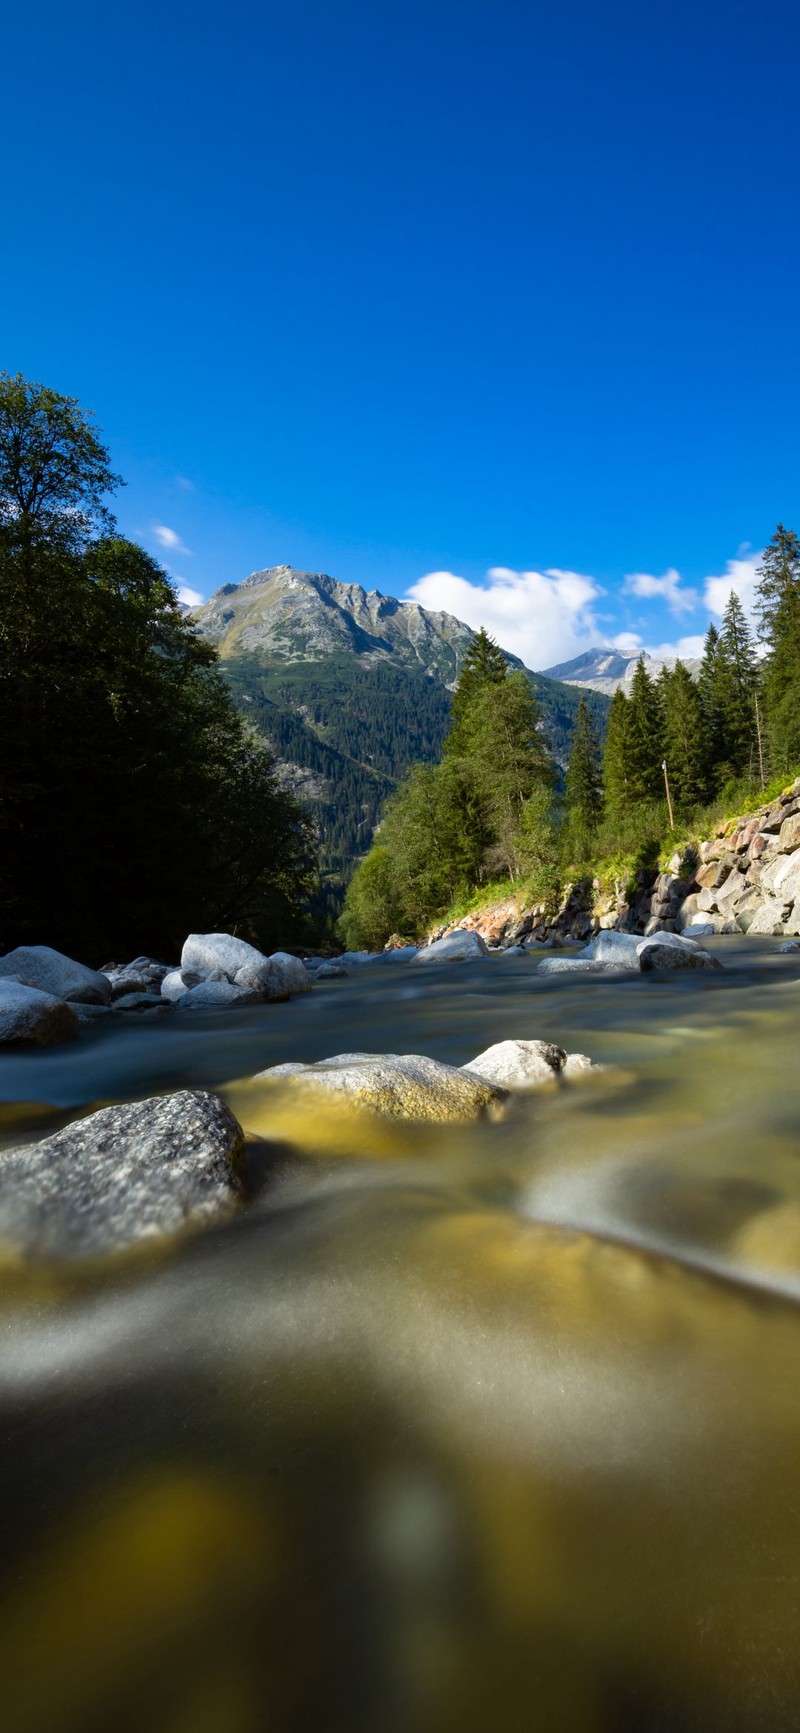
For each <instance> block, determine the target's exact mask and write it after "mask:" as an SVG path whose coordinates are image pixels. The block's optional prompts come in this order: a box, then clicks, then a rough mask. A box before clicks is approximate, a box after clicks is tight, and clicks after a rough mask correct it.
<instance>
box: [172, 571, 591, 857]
mask: <svg viewBox="0 0 800 1733" xmlns="http://www.w3.org/2000/svg"><path fill="white" fill-rule="evenodd" d="M191 619H192V620H193V623H194V625H195V628H196V630H197V631H198V632H199V633H200V634H201V636H203V637H205V638H208V639H209V640H210V642H211V643H213V644H214V645H215V646H216V648H217V650H218V651H219V655H220V657H221V659H222V665H223V669H224V672H225V675H226V677H227V679H228V681H229V683H230V686H231V688H232V690H233V693H234V695H235V697H236V700H237V703H238V704H239V706H240V708H241V710H242V711H243V713H244V714H245V715H246V716H247V717H248V718H249V720H250V721H252V722H253V724H254V725H255V727H256V728H257V729H258V730H259V732H261V733H262V734H264V735H265V736H266V737H267V738H268V739H269V741H270V742H271V744H272V746H273V747H274V750H275V752H276V754H277V758H278V761H279V767H280V771H281V775H282V776H283V778H284V780H285V781H286V783H287V784H288V785H289V786H290V787H292V788H294V789H295V791H296V792H297V793H298V794H299V795H300V796H302V797H303V798H305V799H308V800H310V801H312V802H313V803H314V806H315V808H316V810H317V812H318V815H319V822H320V836H321V854H322V862H323V867H324V869H325V870H326V872H327V873H328V874H329V875H330V876H331V877H332V878H333V879H338V880H341V879H343V878H346V877H347V876H348V875H349V873H350V871H351V870H352V864H353V860H354V859H355V858H357V857H358V856H359V855H361V854H363V853H364V852H365V851H366V849H367V848H368V847H369V844H370V842H371V839H372V835H373V831H374V828H375V825H376V823H377V819H378V815H379V813H380V809H381V806H382V805H383V802H384V800H385V799H386V796H387V795H388V794H390V793H391V791H392V789H393V788H394V786H395V785H396V783H397V782H398V780H399V779H400V777H402V776H403V775H404V773H405V771H406V770H407V769H408V768H409V765H411V764H413V763H415V762H416V761H419V760H428V761H430V760H433V759H435V758H438V756H439V753H440V751H441V746H442V741H443V740H444V736H445V734H446V732H447V726H448V720H449V712H450V693H451V692H452V690H453V688H454V686H455V684H456V681H457V679H458V673H459V669H460V667H461V664H462V662H463V659H464V655H465V653H466V650H467V648H468V646H469V644H470V642H471V641H472V639H473V637H474V636H475V633H474V632H473V631H472V629H471V627H469V626H466V625H465V624H464V622H463V620H457V619H456V618H455V617H454V615H452V614H446V613H434V612H431V611H430V610H428V609H427V608H422V607H420V606H419V604H418V603H416V602H398V601H395V600H394V599H393V598H392V597H391V596H383V595H381V594H380V592H379V591H378V590H370V591H366V590H363V589H362V588H361V586H360V585H359V584H341V583H339V582H337V580H336V579H335V578H331V577H328V576H327V575H326V574H324V573H321V572H300V571H296V570H295V569H294V568H293V567H292V566H270V567H267V568H266V569H265V570H264V571H259V572H253V574H252V576H251V577H249V578H245V579H244V582H243V583H241V584H224V585H223V586H222V588H221V589H220V590H217V591H216V593H215V594H214V595H213V596H212V597H211V600H210V601H209V602H206V603H204V604H203V606H202V607H200V608H195V609H193V610H192V612H191ZM506 654H507V655H508V660H509V662H510V663H512V664H513V666H514V667H515V668H522V667H523V664H522V663H521V662H520V661H519V659H518V658H517V657H515V656H512V655H511V654H510V653H509V652H506ZM525 672H526V673H527V674H528V678H529V679H530V681H531V685H532V686H533V689H534V691H535V693H536V696H537V698H538V700H539V703H540V705H541V709H542V716H543V727H544V729H545V732H546V734H547V737H548V740H549V743H550V747H551V750H552V752H553V754H554V756H555V758H556V760H557V761H558V762H559V763H560V764H561V765H562V766H563V765H565V764H566V760H567V758H568V755H569V746H570V740H571V735H572V728H573V725H574V720H575V713H576V711H577V707H578V703H579V694H578V693H577V692H576V691H575V688H574V685H573V684H564V683H562V682H560V681H558V680H555V679H553V678H552V677H550V676H547V675H543V674H533V673H531V671H530V670H529V669H525ZM590 702H591V704H592V709H593V712H594V714H595V717H596V720H597V723H598V727H599V729H600V732H601V733H604V731H605V722H606V716H607V713H608V700H607V699H606V698H605V697H603V696H602V695H601V694H600V693H597V694H596V695H595V696H594V697H593V698H592V699H591V700H590Z"/></svg>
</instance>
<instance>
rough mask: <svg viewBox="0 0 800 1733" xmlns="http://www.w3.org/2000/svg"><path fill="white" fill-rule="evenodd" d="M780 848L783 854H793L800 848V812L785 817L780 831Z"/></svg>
mask: <svg viewBox="0 0 800 1733" xmlns="http://www.w3.org/2000/svg"><path fill="white" fill-rule="evenodd" d="M778 848H779V849H780V852H781V854H791V853H793V851H794V850H795V849H798V848H800V812H795V813H793V814H792V816H791V817H790V818H785V819H784V821H783V824H782V825H781V828H780V831H779V833H778Z"/></svg>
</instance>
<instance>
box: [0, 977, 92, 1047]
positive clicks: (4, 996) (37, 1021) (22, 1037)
mask: <svg viewBox="0 0 800 1733" xmlns="http://www.w3.org/2000/svg"><path fill="white" fill-rule="evenodd" d="M77 1033H78V1017H77V1015H76V1013H75V1011H74V1010H73V1009H72V1006H71V1005H66V1004H65V1003H64V1001H63V999H55V998H54V997H53V995H52V993H41V992H40V991H39V989H38V987H27V986H25V984H24V983H23V982H21V981H12V980H10V979H7V978H3V979H2V980H0V1043H4V1042H6V1041H24V1042H26V1043H28V1044H29V1045H31V1046H35V1047H51V1046H53V1045H54V1043H55V1042H57V1041H68V1040H69V1039H70V1037H71V1036H73V1035H77Z"/></svg>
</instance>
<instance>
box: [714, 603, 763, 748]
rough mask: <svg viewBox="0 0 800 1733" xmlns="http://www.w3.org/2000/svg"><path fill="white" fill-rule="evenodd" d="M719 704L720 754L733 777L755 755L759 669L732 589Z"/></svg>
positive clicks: (726, 617) (724, 633)
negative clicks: (721, 738) (720, 712)
mask: <svg viewBox="0 0 800 1733" xmlns="http://www.w3.org/2000/svg"><path fill="white" fill-rule="evenodd" d="M720 644H721V646H722V662H721V671H720V672H721V678H720V682H719V684H720V706H721V711H722V717H721V720H722V734H723V757H724V759H725V760H726V761H727V763H728V764H729V765H730V767H731V769H732V771H733V774H734V775H735V776H741V775H742V774H743V773H744V772H745V771H747V770H750V769H752V767H753V765H754V762H755V757H756V725H755V694H756V688H757V685H758V671H757V664H756V657H755V652H754V650H753V642H752V638H751V636H750V630H749V627H748V624H747V620H746V619H745V614H744V609H743V607H742V604H741V602H740V600H739V597H738V596H737V595H736V594H735V592H734V591H731V594H730V596H729V598H728V605H727V607H726V609H725V614H724V617H723V621H722V632H721V634H720Z"/></svg>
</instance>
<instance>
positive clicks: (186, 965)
mask: <svg viewBox="0 0 800 1733" xmlns="http://www.w3.org/2000/svg"><path fill="white" fill-rule="evenodd" d="M181 974H182V975H183V976H184V980H185V979H186V976H187V974H191V975H196V976H197V977H198V979H199V980H200V981H207V980H208V977H209V975H212V974H216V975H217V976H218V977H219V976H220V975H221V976H222V978H223V980H225V981H229V982H231V983H232V984H233V985H234V986H236V987H248V988H249V989H250V990H251V992H254V993H258V994H259V996H260V997H261V998H262V999H288V997H289V993H288V989H287V988H286V986H285V984H284V982H283V979H282V977H281V976H280V975H279V974H278V973H277V972H276V971H275V970H273V968H272V965H271V963H270V960H269V957H265V956H264V953H263V951H257V950H256V948H255V946H254V945H248V944H246V943H245V940H244V939H235V938H233V937H232V935H231V934H230V933H190V934H189V937H188V939H187V940H186V943H185V945H184V947H183V950H182V952H181ZM187 985H189V983H188V982H187Z"/></svg>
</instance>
